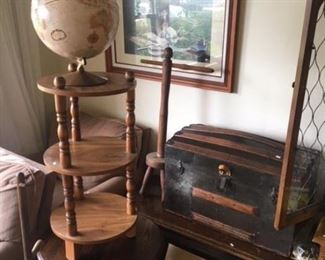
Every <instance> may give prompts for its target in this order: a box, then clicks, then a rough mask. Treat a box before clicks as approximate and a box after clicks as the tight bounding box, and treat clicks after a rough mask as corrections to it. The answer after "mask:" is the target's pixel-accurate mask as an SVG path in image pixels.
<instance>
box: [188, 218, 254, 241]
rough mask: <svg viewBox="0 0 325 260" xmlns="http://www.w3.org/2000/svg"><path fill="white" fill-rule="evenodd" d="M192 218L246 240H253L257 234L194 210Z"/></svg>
mask: <svg viewBox="0 0 325 260" xmlns="http://www.w3.org/2000/svg"><path fill="white" fill-rule="evenodd" d="M192 218H193V219H194V220H196V221H199V222H201V223H203V224H206V225H208V226H209V227H212V228H214V229H216V230H219V231H220V230H221V231H222V232H225V233H228V234H230V235H232V236H235V237H238V238H240V239H243V240H245V241H252V240H253V239H254V237H255V234H252V233H249V232H246V231H244V230H242V229H239V228H235V227H232V226H229V225H226V224H224V223H221V222H219V221H217V220H215V219H211V218H208V217H206V216H203V215H201V214H199V213H197V212H192Z"/></svg>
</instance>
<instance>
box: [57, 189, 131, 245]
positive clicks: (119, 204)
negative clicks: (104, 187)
mask: <svg viewBox="0 0 325 260" xmlns="http://www.w3.org/2000/svg"><path fill="white" fill-rule="evenodd" d="M125 204H126V198H124V197H122V196H119V195H116V194H111V193H94V194H87V195H85V198H84V199H83V200H80V201H76V206H75V211H76V220H77V225H78V234H77V235H76V236H70V235H69V234H68V232H67V223H66V218H65V209H64V207H63V206H62V207H60V208H57V209H56V210H54V211H53V212H52V215H51V227H52V230H53V232H54V234H55V235H57V236H58V237H59V238H61V239H63V240H67V241H71V242H73V243H76V244H80V245H92V244H99V243H104V242H108V241H111V240H113V239H116V238H118V237H120V236H122V235H124V234H125V233H126V232H128V231H129V230H130V229H131V228H132V227H133V226H134V224H135V221H136V219H137V217H136V215H128V214H126V211H125Z"/></svg>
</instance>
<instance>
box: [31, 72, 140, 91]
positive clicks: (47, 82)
mask: <svg viewBox="0 0 325 260" xmlns="http://www.w3.org/2000/svg"><path fill="white" fill-rule="evenodd" d="M92 73H93V74H95V75H97V76H100V77H105V78H107V79H108V81H107V83H105V84H102V85H94V86H80V87H77V86H68V85H67V86H65V87H64V89H59V88H57V87H55V86H54V84H53V81H54V78H55V77H56V76H62V77H64V74H54V75H50V76H45V77H42V78H40V79H39V80H38V81H37V87H38V89H39V90H41V91H43V92H45V93H48V94H52V95H59V96H67V97H96V96H110V95H117V94H121V93H125V92H128V91H129V90H131V89H133V88H135V86H136V81H135V80H133V81H127V80H126V79H125V77H124V75H122V74H116V73H107V72H92Z"/></svg>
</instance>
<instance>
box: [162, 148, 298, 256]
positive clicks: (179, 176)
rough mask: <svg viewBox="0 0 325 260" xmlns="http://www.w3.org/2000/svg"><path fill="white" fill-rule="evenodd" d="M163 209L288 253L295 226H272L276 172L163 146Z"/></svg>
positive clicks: (277, 179) (276, 180) (277, 180)
mask: <svg viewBox="0 0 325 260" xmlns="http://www.w3.org/2000/svg"><path fill="white" fill-rule="evenodd" d="M166 155H167V156H166V178H165V202H164V206H165V208H166V209H168V210H171V211H173V212H175V213H176V214H180V215H182V216H185V217H187V218H191V219H194V220H196V221H199V222H202V223H204V224H206V225H209V226H211V227H212V228H216V229H219V230H223V231H225V232H228V233H231V234H232V235H234V236H236V237H238V238H241V239H244V240H248V241H252V242H254V243H256V244H259V245H262V246H265V247H267V248H271V249H274V250H276V251H278V252H280V253H282V254H285V255H287V254H289V252H290V246H291V242H292V239H293V228H288V229H285V230H281V231H276V230H275V229H274V228H273V220H274V212H275V203H276V191H277V186H278V184H279V178H278V176H274V175H269V174H260V173H258V172H254V171H252V170H250V169H247V168H243V167H238V166H236V165H229V164H225V163H224V162H223V161H218V160H217V159H213V158H208V157H204V156H200V155H197V154H193V153H191V152H187V151H183V150H178V149H175V148H173V147H169V146H167V147H166Z"/></svg>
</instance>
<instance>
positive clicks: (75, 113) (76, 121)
mask: <svg viewBox="0 0 325 260" xmlns="http://www.w3.org/2000/svg"><path fill="white" fill-rule="evenodd" d="M70 114H71V137H72V141H73V142H78V141H80V140H81V131H80V118H79V98H78V97H70ZM73 185H74V195H75V198H76V199H78V200H81V199H83V198H84V190H83V182H82V177H80V176H75V177H73Z"/></svg>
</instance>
